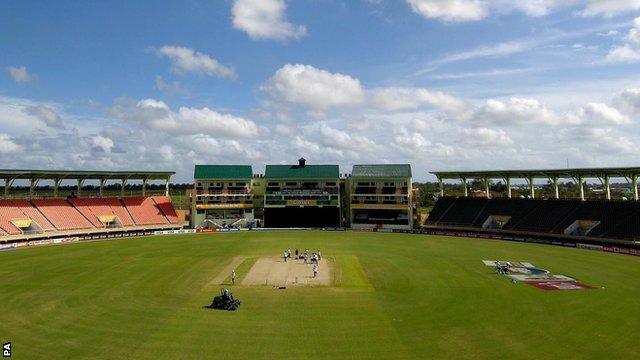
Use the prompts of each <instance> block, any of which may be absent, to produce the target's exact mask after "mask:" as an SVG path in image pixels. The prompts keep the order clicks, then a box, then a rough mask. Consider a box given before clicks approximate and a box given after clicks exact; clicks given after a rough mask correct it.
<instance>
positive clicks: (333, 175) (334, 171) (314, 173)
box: [264, 165, 340, 180]
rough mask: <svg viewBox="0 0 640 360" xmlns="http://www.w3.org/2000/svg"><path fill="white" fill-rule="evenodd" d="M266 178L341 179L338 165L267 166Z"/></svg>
mask: <svg viewBox="0 0 640 360" xmlns="http://www.w3.org/2000/svg"><path fill="white" fill-rule="evenodd" d="M264 177H265V178H267V179H305V180H306V179H314V180H315V179H317V180H337V179H339V178H340V168H339V167H338V165H305V166H299V165H267V167H266V169H265V173H264Z"/></svg>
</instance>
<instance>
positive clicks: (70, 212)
mask: <svg viewBox="0 0 640 360" xmlns="http://www.w3.org/2000/svg"><path fill="white" fill-rule="evenodd" d="M31 202H32V203H33V205H35V206H36V207H37V208H38V210H40V212H41V213H42V214H43V215H44V216H46V217H47V219H48V220H49V221H50V222H51V223H52V224H53V226H55V228H56V229H58V230H75V229H91V228H94V226H93V225H92V224H91V222H90V221H89V220H87V218H85V217H84V216H83V215H82V214H81V213H80V212H79V211H78V210H77V209H76V208H75V207H73V205H71V204H70V203H68V202H67V201H66V200H62V199H38V200H32V201H31Z"/></svg>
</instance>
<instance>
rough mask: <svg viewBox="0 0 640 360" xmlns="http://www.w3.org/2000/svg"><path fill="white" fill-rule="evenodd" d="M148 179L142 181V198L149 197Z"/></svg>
mask: <svg viewBox="0 0 640 360" xmlns="http://www.w3.org/2000/svg"><path fill="white" fill-rule="evenodd" d="M147 181H149V180H147V179H142V196H146V195H147Z"/></svg>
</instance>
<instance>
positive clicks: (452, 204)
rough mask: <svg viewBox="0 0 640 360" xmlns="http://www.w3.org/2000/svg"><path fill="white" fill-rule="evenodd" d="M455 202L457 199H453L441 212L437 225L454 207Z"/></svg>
mask: <svg viewBox="0 0 640 360" xmlns="http://www.w3.org/2000/svg"><path fill="white" fill-rule="evenodd" d="M457 201H458V199H457V198H455V199H453V201H452V202H451V204H449V206H448V207H447V208H446V209H445V210H444V211H443V212H442V215H440V218H439V219H438V223H439V222H440V221H442V219H444V218H445V217H446V216H447V214H448V213H449V210H451V208H452V207H454V206H455V204H456V202H457Z"/></svg>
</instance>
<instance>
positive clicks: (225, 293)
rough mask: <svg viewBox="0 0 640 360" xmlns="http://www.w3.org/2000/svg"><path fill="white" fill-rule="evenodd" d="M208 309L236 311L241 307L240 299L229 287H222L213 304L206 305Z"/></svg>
mask: <svg viewBox="0 0 640 360" xmlns="http://www.w3.org/2000/svg"><path fill="white" fill-rule="evenodd" d="M205 307H206V308H207V309H218V310H228V311H235V310H237V309H238V307H240V300H238V299H234V298H233V294H232V293H230V292H229V290H227V289H222V290H221V291H220V295H217V296H215V297H214V298H213V300H212V301H211V305H208V306H205Z"/></svg>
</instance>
